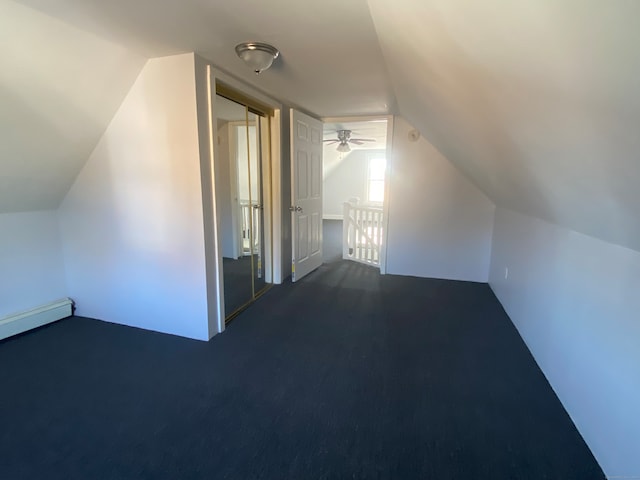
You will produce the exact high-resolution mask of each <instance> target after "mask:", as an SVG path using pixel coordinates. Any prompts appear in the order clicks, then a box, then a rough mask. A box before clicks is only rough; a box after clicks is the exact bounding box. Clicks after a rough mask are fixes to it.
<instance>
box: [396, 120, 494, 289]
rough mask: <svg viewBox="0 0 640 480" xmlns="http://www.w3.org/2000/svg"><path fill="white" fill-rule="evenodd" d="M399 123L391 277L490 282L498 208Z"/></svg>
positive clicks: (403, 124) (400, 121) (401, 121)
mask: <svg viewBox="0 0 640 480" xmlns="http://www.w3.org/2000/svg"><path fill="white" fill-rule="evenodd" d="M412 129H413V127H412V126H411V125H409V124H408V123H407V122H406V121H405V120H404V119H402V118H401V117H395V120H394V127H393V154H392V158H391V162H392V163H391V176H390V185H389V199H388V200H389V233H388V244H387V273H395V274H400V275H414V276H419V277H435V278H447V279H453V280H470V281H477V282H486V281H487V279H488V274H489V261H490V257H491V234H492V229H493V214H494V210H495V207H494V205H493V203H492V202H491V201H490V200H489V199H488V198H487V197H486V196H485V195H484V194H483V193H481V192H480V191H479V190H478V189H477V188H476V187H475V186H474V185H472V184H471V183H470V182H469V181H468V180H467V179H466V178H465V177H464V176H462V175H461V174H460V172H459V171H458V170H457V169H456V168H455V167H454V166H453V165H452V164H451V163H450V162H449V161H448V160H447V159H446V158H445V157H443V156H442V155H441V154H440V153H439V152H438V151H437V150H436V149H435V148H434V147H433V146H432V145H431V144H430V143H429V142H428V141H427V140H425V139H424V138H423V137H420V139H419V140H418V141H417V142H411V141H409V140H408V134H409V132H410V131H411V130H412Z"/></svg>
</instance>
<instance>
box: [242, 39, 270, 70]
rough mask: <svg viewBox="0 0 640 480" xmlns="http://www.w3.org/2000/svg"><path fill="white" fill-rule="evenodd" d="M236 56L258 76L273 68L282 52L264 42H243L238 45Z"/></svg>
mask: <svg viewBox="0 0 640 480" xmlns="http://www.w3.org/2000/svg"><path fill="white" fill-rule="evenodd" d="M236 54H237V55H238V57H240V58H241V59H242V60H243V61H244V63H246V64H247V65H249V67H250V68H251V69H252V70H253V71H254V72H255V74H256V75H258V74H259V73H261V72H264V71H265V70H266V69H267V68H269V67H270V66H271V64H272V63H273V61H274V60H275V59H276V58H278V56H279V55H280V51H279V50H278V49H277V48H276V47H274V46H273V45H269V44H268V43H262V42H243V43H239V44H238V45H236Z"/></svg>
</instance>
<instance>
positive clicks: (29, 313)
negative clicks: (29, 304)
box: [0, 298, 73, 340]
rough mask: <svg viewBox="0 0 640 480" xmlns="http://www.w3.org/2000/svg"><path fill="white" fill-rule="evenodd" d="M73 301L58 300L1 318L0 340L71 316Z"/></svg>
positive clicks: (67, 299) (66, 299)
mask: <svg viewBox="0 0 640 480" xmlns="http://www.w3.org/2000/svg"><path fill="white" fill-rule="evenodd" d="M72 306H73V301H72V300H71V299H70V298H64V299H61V300H56V301H55V302H51V303H47V304H46V305H42V306H40V307H37V308H33V309H31V310H26V311H24V312H18V313H13V314H11V315H7V316H5V317H0V340H2V339H4V338H7V337H11V336H13V335H17V334H19V333H23V332H26V331H27V330H31V329H32V328H38V327H41V326H43V325H46V324H47V323H51V322H55V321H57V320H60V319H63V318H66V317H69V316H71V313H72V310H71V309H72Z"/></svg>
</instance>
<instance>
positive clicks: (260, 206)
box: [253, 205, 262, 210]
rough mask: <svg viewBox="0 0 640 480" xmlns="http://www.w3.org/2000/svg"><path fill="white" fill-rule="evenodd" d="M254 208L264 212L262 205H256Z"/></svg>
mask: <svg viewBox="0 0 640 480" xmlns="http://www.w3.org/2000/svg"><path fill="white" fill-rule="evenodd" d="M253 208H255V209H260V210H262V205H254V206H253Z"/></svg>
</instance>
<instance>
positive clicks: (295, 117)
mask: <svg viewBox="0 0 640 480" xmlns="http://www.w3.org/2000/svg"><path fill="white" fill-rule="evenodd" d="M290 209H291V217H292V218H291V232H292V233H291V238H292V247H293V248H292V265H291V280H292V281H294V282H296V281H298V280H300V279H301V278H302V277H304V276H305V275H307V274H308V273H309V272H312V271H313V270H315V269H316V268H318V267H319V266H320V265H322V122H321V121H320V120H316V119H315V118H312V117H310V116H308V115H305V114H304V113H300V112H297V111H295V110H293V109H292V110H291V207H290Z"/></svg>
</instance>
